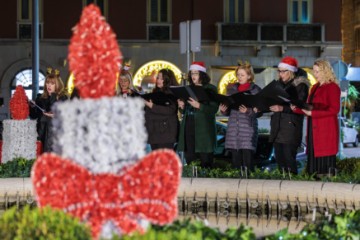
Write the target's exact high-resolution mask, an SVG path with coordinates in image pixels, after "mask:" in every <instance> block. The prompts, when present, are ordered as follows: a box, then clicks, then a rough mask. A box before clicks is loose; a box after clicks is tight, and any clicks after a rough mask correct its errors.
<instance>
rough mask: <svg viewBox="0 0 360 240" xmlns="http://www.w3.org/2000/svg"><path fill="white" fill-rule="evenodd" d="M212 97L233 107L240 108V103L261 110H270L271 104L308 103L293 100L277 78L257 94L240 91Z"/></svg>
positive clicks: (298, 104)
mask: <svg viewBox="0 0 360 240" xmlns="http://www.w3.org/2000/svg"><path fill="white" fill-rule="evenodd" d="M211 98H213V99H214V100H215V101H217V102H219V103H223V104H225V105H227V106H229V107H230V108H231V109H238V108H239V106H240V105H245V106H246V107H249V108H255V107H256V108H257V109H258V110H259V111H269V108H270V106H272V105H278V104H279V105H283V104H290V103H292V104H294V105H296V106H298V107H300V106H306V103H303V102H302V101H300V100H292V99H291V97H290V95H289V94H288V93H287V92H286V90H285V89H284V88H283V87H282V86H281V85H280V83H279V82H278V81H276V80H273V81H272V82H271V83H269V84H268V85H266V86H265V87H264V88H263V89H262V90H261V91H260V92H258V93H257V94H255V95H251V94H247V93H246V92H245V93H241V92H239V93H235V94H233V95H230V96H225V95H221V94H211ZM307 105H308V104H307ZM306 107H308V106H306Z"/></svg>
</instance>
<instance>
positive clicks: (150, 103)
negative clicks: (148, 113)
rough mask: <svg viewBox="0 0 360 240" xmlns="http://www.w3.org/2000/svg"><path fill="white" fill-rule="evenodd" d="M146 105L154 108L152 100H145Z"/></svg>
mask: <svg viewBox="0 0 360 240" xmlns="http://www.w3.org/2000/svg"><path fill="white" fill-rule="evenodd" d="M145 105H146V106H147V107H148V108H150V109H151V108H152V107H153V105H154V103H153V102H152V101H151V99H150V100H149V101H146V100H145Z"/></svg>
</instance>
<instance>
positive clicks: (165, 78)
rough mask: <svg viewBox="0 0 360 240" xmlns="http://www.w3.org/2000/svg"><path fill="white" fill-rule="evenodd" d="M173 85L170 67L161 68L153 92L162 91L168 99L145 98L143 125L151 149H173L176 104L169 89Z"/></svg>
mask: <svg viewBox="0 0 360 240" xmlns="http://www.w3.org/2000/svg"><path fill="white" fill-rule="evenodd" d="M174 85H177V81H176V78H175V74H174V72H173V71H172V70H170V69H161V70H160V71H159V73H158V75H157V78H156V87H155V88H154V90H153V93H157V92H162V93H164V96H168V100H167V101H165V102H164V103H163V104H155V103H154V102H153V101H152V100H149V101H146V100H145V105H146V107H145V126H146V130H147V132H148V143H149V144H150V145H151V149H152V150H156V149H159V148H168V149H173V148H174V144H175V142H176V140H177V135H178V128H179V120H178V115H177V112H178V105H177V102H176V100H175V98H174V97H173V96H172V94H171V92H170V90H169V87H170V86H174Z"/></svg>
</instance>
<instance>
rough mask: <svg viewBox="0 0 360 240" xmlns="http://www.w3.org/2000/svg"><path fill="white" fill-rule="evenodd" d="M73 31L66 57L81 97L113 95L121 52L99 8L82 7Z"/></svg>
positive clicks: (93, 6) (92, 6)
mask: <svg viewBox="0 0 360 240" xmlns="http://www.w3.org/2000/svg"><path fill="white" fill-rule="evenodd" d="M73 31H74V34H73V36H72V38H71V41H70V47H69V56H68V57H69V66H70V70H71V71H72V72H73V73H74V76H75V87H76V88H78V90H79V94H80V97H82V98H100V97H104V96H109V97H110V96H114V95H115V86H116V77H117V74H118V72H119V70H120V67H121V61H122V55H121V52H120V50H119V47H118V44H117V41H116V36H115V34H114V32H113V31H112V30H111V27H110V26H109V24H107V23H106V21H105V19H104V17H102V16H101V12H100V9H99V8H98V7H97V6H95V5H94V4H90V5H89V6H87V7H85V8H84V10H83V12H82V15H81V18H80V22H79V23H78V24H77V25H76V26H75V27H74V29H73Z"/></svg>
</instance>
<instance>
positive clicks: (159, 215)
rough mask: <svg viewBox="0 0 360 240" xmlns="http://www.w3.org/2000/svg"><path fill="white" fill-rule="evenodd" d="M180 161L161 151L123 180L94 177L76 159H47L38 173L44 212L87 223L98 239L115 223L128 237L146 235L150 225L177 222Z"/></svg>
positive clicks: (37, 164)
mask: <svg viewBox="0 0 360 240" xmlns="http://www.w3.org/2000/svg"><path fill="white" fill-rule="evenodd" d="M180 178H181V165H180V160H179V158H178V156H177V155H176V153H175V152H174V151H170V150H157V151H153V152H152V153H150V154H149V155H147V156H145V157H144V158H143V159H142V160H141V161H140V162H138V163H136V164H135V165H133V166H131V167H129V168H127V169H124V170H122V171H121V172H120V173H119V174H110V173H109V174H92V173H91V172H90V171H88V170H87V169H86V168H84V167H82V166H79V165H77V164H76V163H74V162H72V161H71V160H70V159H62V158H61V157H59V156H57V155H55V154H51V153H47V154H43V155H42V156H40V157H39V158H38V159H37V160H36V162H35V164H34V167H33V169H32V180H33V185H34V187H35V192H36V194H37V202H38V204H39V206H46V205H50V206H51V207H54V208H59V209H63V210H64V211H65V212H68V213H70V214H72V215H74V216H75V217H78V218H80V219H81V220H84V221H87V222H88V223H89V224H90V226H91V228H92V233H93V237H94V238H97V237H99V233H100V231H101V229H102V226H103V224H105V223H106V222H108V221H112V222H113V223H114V225H115V226H116V227H118V228H119V231H120V232H121V233H122V234H127V233H131V232H133V231H136V230H138V231H141V232H143V231H144V230H145V229H143V226H141V222H143V221H144V220H146V221H150V222H152V223H155V224H160V225H161V224H166V223H170V222H172V221H173V220H174V218H175V217H176V216H177V190H178V187H179V183H180Z"/></svg>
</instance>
